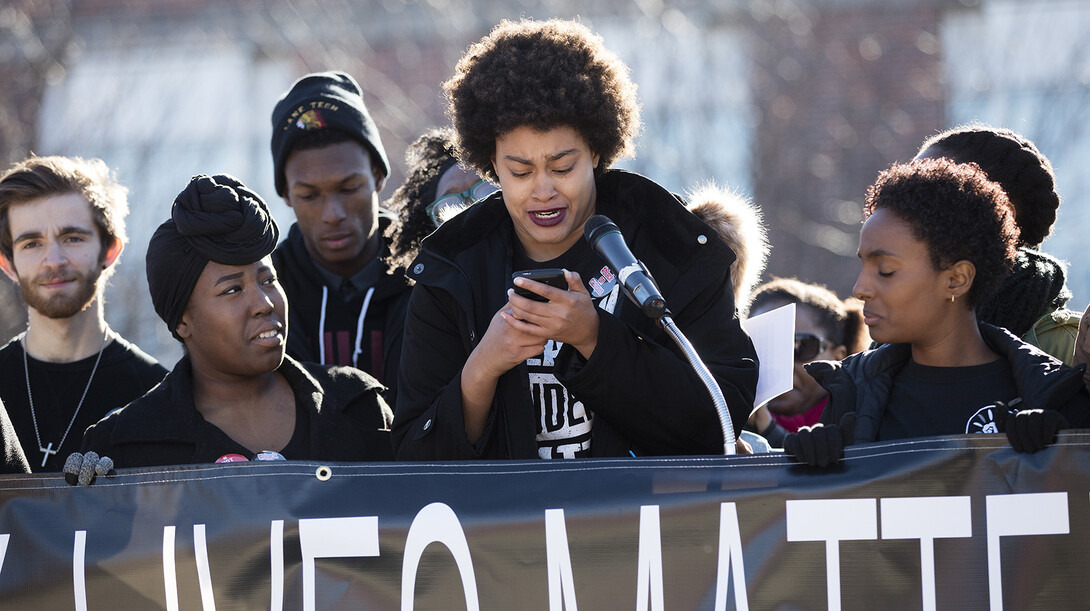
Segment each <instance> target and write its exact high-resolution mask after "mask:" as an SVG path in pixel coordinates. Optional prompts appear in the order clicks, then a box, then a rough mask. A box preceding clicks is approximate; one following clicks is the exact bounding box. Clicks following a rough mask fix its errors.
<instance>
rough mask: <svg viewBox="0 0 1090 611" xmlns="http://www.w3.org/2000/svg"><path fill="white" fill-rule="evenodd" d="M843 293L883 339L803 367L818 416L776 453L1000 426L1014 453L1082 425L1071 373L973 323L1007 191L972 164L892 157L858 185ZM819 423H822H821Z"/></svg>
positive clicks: (1007, 211)
mask: <svg viewBox="0 0 1090 611" xmlns="http://www.w3.org/2000/svg"><path fill="white" fill-rule="evenodd" d="M864 215H865V217H866V220H865V222H864V223H863V229H862V231H860V234H859V258H860V259H861V260H862V262H863V269H862V271H861V272H860V273H859V279H858V280H857V281H856V283H855V288H854V294H855V296H856V297H857V298H859V299H860V300H862V301H863V304H864V305H863V316H864V320H865V322H866V324H867V326H868V327H869V329H870V335H871V337H872V338H873V339H874V340H875V341H877V342H879V343H881V344H883V345H882V346H881V347H879V348H877V349H875V350H868V351H866V352H863V353H860V354H857V355H855V356H850V357H848V358H846V359H845V360H844V361H842V362H830V361H817V362H815V363H812V364H810V365H809V366H807V368H806V370H807V371H808V372H809V373H810V374H811V375H813V376H814V377H815V378H816V379H817V380H818V382H820V383H821V385H822V386H823V387H825V389H826V390H827V391H828V392H829V402H828V404H827V405H826V406H825V410H824V412H822V414H821V423H822V424H819V425H815V426H814V427H812V428H807V427H804V428H802V429H800V430H799V432H798V433H797V434H794V435H789V436H788V437H787V439H786V440H785V441H784V449H785V451H787V453H789V454H792V455H794V456H795V457H796V458H798V459H799V460H802V461H804V462H807V463H809V464H812V465H817V466H827V465H828V464H831V463H834V462H836V461H837V460H838V459H839V457H840V455H841V452H842V450H843V446H844V445H845V444H848V443H861V442H869V441H889V440H894V439H906V438H913V437H926V436H931V435H951V434H963V433H995V432H998V431H1000V430H1005V431H1006V434H1007V438H1008V439H1009V440H1010V443H1011V446H1012V447H1013V448H1014V449H1015V450H1016V451H1019V452H1036V451H1038V450H1041V449H1043V448H1044V447H1045V446H1047V445H1048V444H1050V443H1052V440H1053V438H1054V437H1055V435H1056V432H1057V431H1058V430H1060V429H1061V428H1065V427H1068V426H1071V425H1074V426H1076V427H1085V426H1088V425H1090V394H1087V391H1086V389H1084V388H1083V385H1082V375H1081V372H1080V371H1079V370H1077V369H1073V368H1071V367H1068V366H1066V365H1064V364H1063V363H1061V362H1060V361H1058V360H1056V359H1054V358H1053V357H1051V356H1049V355H1047V354H1045V353H1044V352H1041V351H1040V350H1038V349H1037V348H1035V347H1033V346H1030V345H1029V344H1027V343H1025V342H1023V341H1022V340H1020V339H1018V338H1017V337H1015V336H1014V335H1012V334H1011V333H1010V332H1009V331H1007V330H1006V329H1002V328H999V327H994V326H992V325H989V324H987V323H981V322H979V321H978V320H977V314H976V312H977V306H979V305H980V303H981V302H982V301H983V300H984V299H986V298H987V297H988V296H989V295H990V294H991V293H992V292H993V291H994V290H995V289H996V287H998V286H999V285H1000V284H1001V283H1002V282H1003V279H1004V278H1005V277H1006V276H1007V274H1009V273H1010V270H1011V267H1012V265H1013V263H1014V258H1015V248H1016V245H1017V243H1018V227H1017V226H1016V225H1015V222H1014V218H1013V214H1012V211H1011V206H1010V203H1009V202H1008V201H1007V196H1006V194H1005V193H1004V192H1003V190H1002V189H1001V188H1000V187H999V185H997V184H996V183H994V182H992V181H990V180H988V179H987V176H986V175H985V174H984V173H983V172H982V171H981V170H980V168H979V167H978V166H976V165H975V164H955V163H953V162H952V161H950V160H949V159H922V160H916V161H912V162H910V163H907V164H896V165H894V166H892V167H891V168H890V169H888V170H886V171H884V172H882V174H880V175H879V177H878V181H877V182H876V183H875V184H874V185H872V186H871V187H870V189H869V190H868V192H867V200H866V204H865V206H864ZM822 425H824V426H822Z"/></svg>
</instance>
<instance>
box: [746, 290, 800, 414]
mask: <svg viewBox="0 0 1090 611" xmlns="http://www.w3.org/2000/svg"><path fill="white" fill-rule="evenodd" d="M742 328H743V329H745V331H746V333H748V334H749V337H750V339H752V340H753V347H754V348H755V349H756V350H757V359H758V360H759V361H760V367H759V368H758V374H759V376H760V377H759V378H758V379H757V397H756V399H754V401H753V406H754V407H759V406H760V405H761V404H762V403H767V402H768V401H769V400H771V399H773V398H775V397H776V396H778V395H781V394H783V393H785V392H787V391H789V390H791V387H792V386H794V384H795V382H794V367H795V304H793V303H789V304H787V305H785V306H783V307H782V308H776V309H775V310H770V311H768V312H765V313H763V314H758V315H756V316H752V317H750V318H749V319H747V320H743V321H742Z"/></svg>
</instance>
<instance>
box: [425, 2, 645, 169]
mask: <svg viewBox="0 0 1090 611" xmlns="http://www.w3.org/2000/svg"><path fill="white" fill-rule="evenodd" d="M443 89H444V91H445V93H446V96H447V99H448V101H449V106H448V110H447V114H448V115H449V116H450V119H451V122H452V123H453V125H454V130H455V132H456V147H457V149H458V156H459V158H461V160H462V161H463V162H464V163H465V164H466V165H467V166H470V167H472V168H473V169H475V170H476V171H477V172H478V173H479V174H480V175H481V176H486V177H488V178H491V179H492V180H498V177H497V176H496V173H495V169H494V168H493V167H492V157H493V155H494V154H495V152H496V138H498V137H499V136H502V135H503V134H506V133H508V132H510V131H511V130H513V129H516V128H519V127H524V126H527V127H530V128H533V129H534V130H537V131H548V130H551V129H553V128H556V127H561V126H570V127H571V128H573V129H574V130H575V131H576V132H578V133H579V134H580V135H581V136H582V137H583V139H584V140H586V142H587V145H588V146H589V148H590V150H591V151H592V152H594V153H596V154H598V155H599V163H598V168H597V169H596V172H598V173H601V172H604V171H605V170H606V169H608V168H609V166H610V165H611V164H612V163H613V162H614V161H615V160H617V159H619V158H621V157H624V156H627V155H631V154H632V152H633V149H634V147H633V140H634V139H635V137H636V134H637V133H638V132H639V129H640V107H639V103H638V101H637V98H636V85H635V84H634V83H633V82H632V81H631V79H630V78H629V71H628V67H627V66H626V65H625V64H624V63H623V62H622V61H621V60H620V58H618V57H617V56H616V55H615V54H614V53H612V52H611V51H609V50H608V49H606V48H605V47H604V46H603V45H602V37H601V36H598V35H596V34H594V33H593V32H591V31H590V29H588V28H587V27H586V26H584V25H582V24H580V23H576V22H573V21H562V20H559V19H551V20H548V21H533V20H522V21H519V22H512V21H507V20H504V21H502V22H501V23H500V24H499V25H497V26H496V27H495V28H493V30H492V31H491V32H490V33H489V34H488V35H487V36H485V37H484V38H483V39H481V41H480V42H478V43H476V44H474V45H472V46H470V47H469V49H468V50H467V51H466V54H465V55H464V56H463V57H462V59H461V60H459V62H458V65H457V68H456V69H455V73H454V76H453V77H451V79H450V80H448V81H447V82H446V83H444V84H443Z"/></svg>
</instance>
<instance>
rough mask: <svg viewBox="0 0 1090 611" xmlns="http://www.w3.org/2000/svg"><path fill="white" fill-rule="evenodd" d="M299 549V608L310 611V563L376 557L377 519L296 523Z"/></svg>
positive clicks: (312, 595)
mask: <svg viewBox="0 0 1090 611" xmlns="http://www.w3.org/2000/svg"><path fill="white" fill-rule="evenodd" d="M299 547H300V548H302V550H303V609H304V611H314V609H315V598H316V593H315V591H314V581H315V575H314V560H315V559H316V558H354V557H369V556H378V555H379V546H378V516H357V517H351V518H311V519H303V520H299Z"/></svg>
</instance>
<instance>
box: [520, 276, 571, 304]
mask: <svg viewBox="0 0 1090 611" xmlns="http://www.w3.org/2000/svg"><path fill="white" fill-rule="evenodd" d="M515 278H529V279H530V280H534V281H535V282H540V283H542V284H548V285H549V286H554V287H556V288H558V289H560V290H562V291H566V290H568V280H567V279H566V278H565V277H564V270H562V269H556V268H546V269H527V270H523V271H521V272H515V273H513V274H511V280H512V281H514V279H515ZM515 293H517V294H519V295H522V296H523V297H525V298H527V299H533V300H534V301H549V300H548V299H546V298H544V297H542V296H541V295H538V294H537V293H534V292H531V291H528V290H526V289H524V288H522V287H520V286H518V285H516V286H515Z"/></svg>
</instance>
